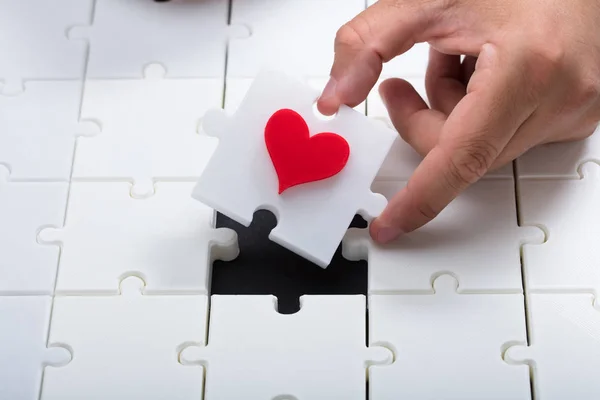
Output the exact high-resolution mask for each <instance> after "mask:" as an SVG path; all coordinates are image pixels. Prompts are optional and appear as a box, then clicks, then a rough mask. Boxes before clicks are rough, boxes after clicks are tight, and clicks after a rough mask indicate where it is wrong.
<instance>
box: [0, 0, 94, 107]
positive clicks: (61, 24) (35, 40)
mask: <svg viewBox="0 0 600 400" xmlns="http://www.w3.org/2000/svg"><path fill="white" fill-rule="evenodd" d="M93 4H94V1H93V0H53V1H50V2H49V1H46V0H27V1H14V0H0V10H2V11H1V12H0V26H1V27H2V35H0V60H2V62H0V82H2V81H4V83H5V87H0V92H4V93H17V92H20V91H22V90H23V87H22V85H23V82H24V81H27V80H31V79H33V80H55V79H72V80H81V79H82V78H83V76H84V72H85V71H84V69H85V61H86V48H87V45H86V43H84V42H72V41H69V39H68V38H67V36H66V34H65V32H66V31H67V29H68V28H69V27H70V26H73V25H87V24H89V23H90V20H91V17H92V11H93ZM1 114H2V112H1V111H0V115H1Z"/></svg>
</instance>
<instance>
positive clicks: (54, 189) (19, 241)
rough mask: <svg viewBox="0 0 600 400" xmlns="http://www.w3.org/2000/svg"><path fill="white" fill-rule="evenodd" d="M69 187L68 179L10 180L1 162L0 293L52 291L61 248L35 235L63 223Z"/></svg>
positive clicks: (47, 293)
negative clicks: (46, 242)
mask: <svg viewBox="0 0 600 400" xmlns="http://www.w3.org/2000/svg"><path fill="white" fill-rule="evenodd" d="M68 190H69V184H68V183H67V182H11V181H10V180H9V174H8V170H7V169H6V168H4V167H3V166H2V165H0V295H2V294H11V295H15V294H27V295H32V294H46V295H51V294H52V293H53V289H54V281H55V278H56V268H57V265H58V255H59V249H58V248H53V247H48V246H42V245H40V244H39V243H38V242H37V240H36V239H37V234H38V231H39V230H40V229H42V228H44V227H49V226H53V227H60V226H62V224H63V221H64V215H65V208H66V204H67V193H68ZM0 329H1V328H0Z"/></svg>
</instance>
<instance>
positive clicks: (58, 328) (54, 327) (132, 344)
mask: <svg viewBox="0 0 600 400" xmlns="http://www.w3.org/2000/svg"><path fill="white" fill-rule="evenodd" d="M143 291H144V284H143V281H142V280H140V279H139V278H137V277H128V278H126V279H125V280H123V281H122V282H121V285H120V293H119V294H117V295H113V296H64V297H58V298H56V299H55V300H54V308H53V313H52V323H51V325H50V336H49V339H48V343H49V344H50V345H56V346H61V347H64V348H66V349H68V350H69V351H70V352H71V353H72V359H71V361H70V362H69V363H68V364H66V365H64V366H59V367H52V368H46V373H45V376H44V382H43V385H42V396H41V399H42V400H71V399H72V400H75V399H84V398H85V399H89V400H101V399H114V400H125V399H153V400H159V399H167V398H168V399H173V400H192V399H198V398H200V396H201V394H202V374H203V371H202V368H201V367H199V366H191V367H187V366H183V365H181V364H180V363H179V361H178V351H179V349H180V347H181V346H182V345H185V344H186V343H190V342H194V343H202V342H203V341H204V338H205V336H206V324H207V308H208V298H207V296H204V295H165V296H162V295H158V296H150V295H147V294H145V293H143ZM149 377H153V378H154V379H149Z"/></svg>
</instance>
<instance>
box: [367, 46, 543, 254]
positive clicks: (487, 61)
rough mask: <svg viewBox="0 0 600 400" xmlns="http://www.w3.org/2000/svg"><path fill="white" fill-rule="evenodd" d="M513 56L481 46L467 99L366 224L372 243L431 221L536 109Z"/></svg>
mask: <svg viewBox="0 0 600 400" xmlns="http://www.w3.org/2000/svg"><path fill="white" fill-rule="evenodd" d="M512 51H514V53H508V54H499V53H498V51H497V50H496V48H495V47H493V46H492V45H485V46H484V47H483V49H482V52H481V54H480V56H479V59H478V64H477V67H476V70H475V72H474V74H473V76H472V78H471V81H470V83H469V88H468V92H467V95H466V96H465V97H464V98H463V99H462V100H461V101H460V103H459V104H458V105H457V106H456V107H455V108H454V110H453V112H452V114H451V115H450V116H449V118H448V120H447V121H446V123H445V124H444V126H443V128H442V131H441V133H440V136H439V140H438V143H437V145H436V146H435V147H433V149H432V150H431V151H430V152H429V153H428V154H427V156H426V157H425V158H424V160H423V162H422V163H421V164H420V165H419V166H418V167H417V169H416V170H415V172H414V174H413V176H412V177H411V179H410V180H409V181H408V183H407V185H406V186H405V188H404V189H403V190H401V191H400V192H399V193H398V194H396V196H394V197H393V198H392V199H391V200H390V201H389V204H388V206H387V208H386V209H385V210H384V212H383V213H382V214H381V215H380V216H379V218H377V219H375V220H374V221H373V223H372V224H371V226H370V232H371V235H372V236H373V238H374V239H375V240H376V241H378V242H381V243H386V242H389V241H390V240H393V239H395V238H396V237H398V236H399V235H401V234H402V233H408V232H411V231H413V230H415V229H417V228H419V227H421V226H423V225H424V224H426V223H428V222H429V221H431V220H432V219H433V218H435V217H436V216H437V215H438V214H439V213H440V212H441V211H442V210H443V209H444V208H445V207H446V206H447V205H448V204H449V203H450V202H451V201H452V200H453V199H454V198H455V197H456V196H457V195H458V194H459V193H460V192H462V191H463V190H464V189H465V188H467V187H468V186H469V185H471V184H472V183H474V182H475V181H477V180H478V179H479V178H480V177H481V176H483V175H484V174H485V173H486V172H487V170H488V169H489V167H490V166H491V165H492V164H493V163H494V161H495V160H496V158H497V157H498V155H499V154H500V153H501V151H502V150H503V149H504V148H505V147H506V145H507V143H508V142H509V141H510V139H511V137H512V136H513V135H514V133H515V132H516V131H517V129H518V128H519V127H520V126H521V124H522V123H523V122H524V121H525V120H526V119H527V118H528V117H529V115H531V113H532V112H533V111H534V110H535V108H536V107H537V104H538V96H535V95H534V94H535V90H534V89H533V88H531V86H530V85H529V84H530V81H531V80H530V79H529V80H528V74H527V73H525V72H526V71H524V70H523V63H521V62H520V61H521V58H520V57H519V55H518V51H517V49H512ZM507 57H511V58H507ZM512 57H517V58H512ZM528 85H529V86H528Z"/></svg>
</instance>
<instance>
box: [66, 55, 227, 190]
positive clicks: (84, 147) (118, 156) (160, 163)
mask: <svg viewBox="0 0 600 400" xmlns="http://www.w3.org/2000/svg"><path fill="white" fill-rule="evenodd" d="M144 73H145V78H144V79H111V80H100V79H95V80H87V81H86V83H85V91H84V96H83V104H82V106H81V118H82V120H84V121H87V122H88V123H93V122H96V123H97V124H98V128H99V131H100V132H99V133H97V134H96V135H91V136H86V137H80V138H79V139H78V141H77V149H76V152H75V161H74V164H73V180H112V181H116V180H119V181H123V180H127V181H132V182H133V183H134V188H133V191H132V193H133V195H135V196H136V197H143V196H149V195H150V194H151V193H152V191H153V187H152V183H153V181H154V180H182V179H190V180H196V179H197V178H198V176H200V174H201V172H202V169H203V168H204V165H205V164H206V162H207V161H208V159H209V158H210V156H211V154H212V152H213V151H214V149H215V146H216V144H217V140H216V139H215V138H212V137H208V136H206V135H203V134H199V133H198V126H199V122H200V119H201V118H202V115H203V114H204V113H205V112H206V110H208V109H210V108H213V107H218V105H220V104H221V99H222V90H223V86H222V82H221V81H220V80H218V79H165V77H164V74H165V71H164V68H163V67H162V66H160V65H157V64H153V65H151V66H148V68H146V69H145V71H144Z"/></svg>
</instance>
